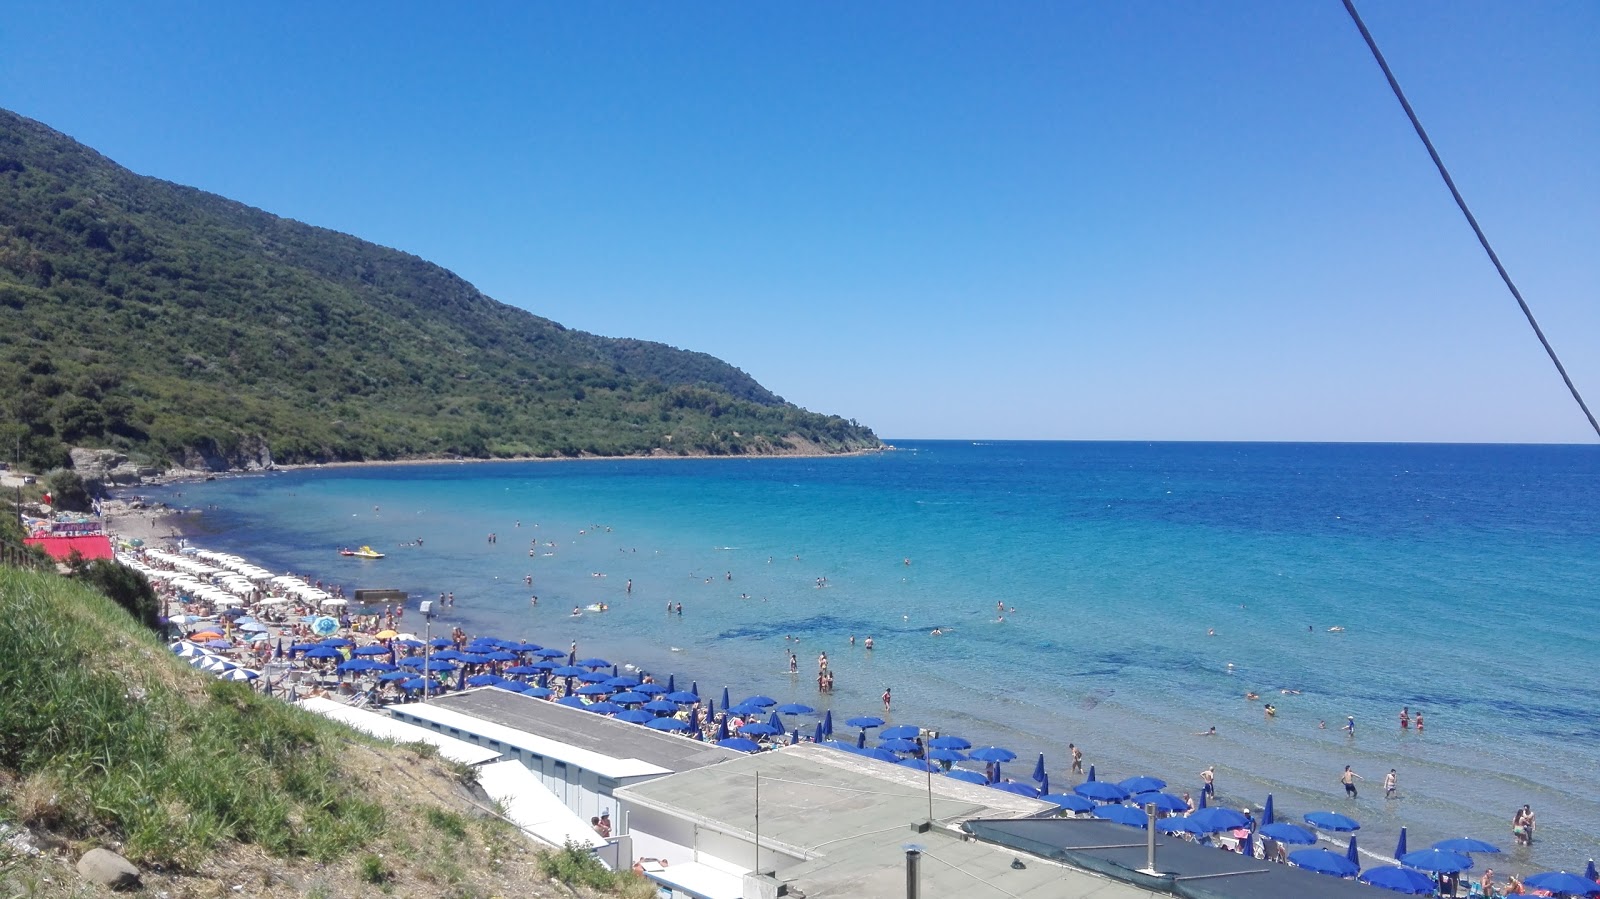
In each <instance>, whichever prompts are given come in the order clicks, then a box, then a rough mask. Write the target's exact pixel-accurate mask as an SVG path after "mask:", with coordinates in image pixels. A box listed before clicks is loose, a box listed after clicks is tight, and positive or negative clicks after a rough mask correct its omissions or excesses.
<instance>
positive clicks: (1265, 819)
mask: <svg viewBox="0 0 1600 899" xmlns="http://www.w3.org/2000/svg"><path fill="white" fill-rule="evenodd" d="M1261 823H1262V824H1271V823H1272V794H1271V793H1268V794H1267V805H1266V808H1265V809H1263V810H1262V812H1261Z"/></svg>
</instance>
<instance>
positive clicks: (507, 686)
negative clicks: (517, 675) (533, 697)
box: [489, 679, 539, 693]
mask: <svg viewBox="0 0 1600 899" xmlns="http://www.w3.org/2000/svg"><path fill="white" fill-rule="evenodd" d="M489 686H491V687H493V688H494V689H496V690H505V691H506V692H508V693H526V692H528V691H529V690H537V689H539V688H538V687H530V686H528V685H527V684H524V683H522V682H520V681H514V680H505V679H501V680H499V681H497V682H495V683H492V684H490V685H489Z"/></svg>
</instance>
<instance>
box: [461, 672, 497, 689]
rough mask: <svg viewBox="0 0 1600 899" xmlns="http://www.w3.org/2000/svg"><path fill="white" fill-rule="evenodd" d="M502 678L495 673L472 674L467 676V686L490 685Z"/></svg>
mask: <svg viewBox="0 0 1600 899" xmlns="http://www.w3.org/2000/svg"><path fill="white" fill-rule="evenodd" d="M501 680H502V678H501V677H500V676H499V675H497V674H474V675H473V676H471V677H469V678H467V686H469V687H492V686H494V685H495V684H498V683H500V681H501Z"/></svg>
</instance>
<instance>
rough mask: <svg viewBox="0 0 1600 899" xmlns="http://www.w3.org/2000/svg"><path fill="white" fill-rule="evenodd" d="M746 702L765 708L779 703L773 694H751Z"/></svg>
mask: <svg viewBox="0 0 1600 899" xmlns="http://www.w3.org/2000/svg"><path fill="white" fill-rule="evenodd" d="M744 702H746V703H749V704H750V705H754V706H760V707H761V708H764V709H770V708H772V707H773V706H775V705H777V704H778V700H776V699H773V698H772V697H771V696H751V697H749V698H748V699H746V700H745V701H744ZM743 704H744V703H740V705H743Z"/></svg>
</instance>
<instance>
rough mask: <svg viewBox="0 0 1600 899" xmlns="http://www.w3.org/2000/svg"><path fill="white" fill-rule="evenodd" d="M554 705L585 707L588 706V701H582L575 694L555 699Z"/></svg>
mask: <svg viewBox="0 0 1600 899" xmlns="http://www.w3.org/2000/svg"><path fill="white" fill-rule="evenodd" d="M556 705H565V706H571V707H572V708H575V709H586V708H588V707H589V704H588V703H586V702H584V701H583V700H582V699H579V698H578V697H576V696H563V697H561V698H560V699H558V700H556Z"/></svg>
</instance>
